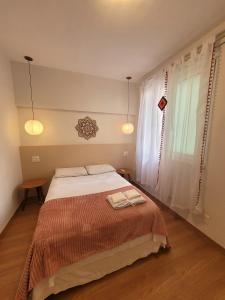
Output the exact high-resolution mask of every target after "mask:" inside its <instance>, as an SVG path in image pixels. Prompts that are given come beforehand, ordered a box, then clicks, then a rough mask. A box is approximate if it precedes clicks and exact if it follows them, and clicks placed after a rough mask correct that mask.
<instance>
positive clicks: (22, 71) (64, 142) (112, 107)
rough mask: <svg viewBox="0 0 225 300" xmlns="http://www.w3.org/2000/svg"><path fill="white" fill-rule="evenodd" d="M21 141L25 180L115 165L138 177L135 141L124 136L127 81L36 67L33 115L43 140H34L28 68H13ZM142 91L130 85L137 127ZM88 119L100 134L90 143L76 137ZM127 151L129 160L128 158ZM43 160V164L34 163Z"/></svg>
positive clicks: (131, 117)
mask: <svg viewBox="0 0 225 300" xmlns="http://www.w3.org/2000/svg"><path fill="white" fill-rule="evenodd" d="M12 70H13V78H14V87H15V96H16V104H17V107H18V115H19V129H20V137H21V145H22V146H21V149H20V150H21V160H22V170H23V177H24V179H29V178H35V177H42V176H43V177H47V178H50V177H51V176H52V175H53V171H54V169H55V168H57V167H63V166H67V167H69V166H76V165H78V166H80V165H85V164H95V163H111V164H112V165H114V166H115V167H116V168H118V167H129V168H131V169H132V170H133V172H135V170H134V169H135V164H134V161H135V160H134V157H135V154H134V153H135V149H134V148H135V138H136V132H134V133H133V134H132V135H128V136H127V135H124V134H123V133H122V131H121V127H122V124H123V123H124V122H126V113H127V82H126V81H118V80H112V79H105V78H100V77H96V76H89V75H85V74H79V73H73V72H68V71H62V70H57V69H51V68H45V67H40V66H35V65H32V69H31V71H32V78H33V94H34V99H35V107H36V109H35V116H36V118H37V119H39V120H40V121H41V122H42V123H43V125H44V132H43V134H42V135H40V136H30V135H28V134H27V133H26V132H25V131H24V123H25V121H26V120H28V119H30V118H31V116H32V115H31V109H30V108H29V107H28V106H30V102H29V101H30V100H29V86H28V76H27V71H28V69H27V65H26V64H24V63H17V62H13V63H12ZM138 95H139V88H138V86H137V85H136V84H133V83H131V102H130V112H131V115H130V121H132V122H133V123H134V124H135V121H136V113H137V111H138V106H139V104H138V103H139V97H138ZM86 116H89V117H91V118H93V119H95V120H96V121H97V125H98V127H99V130H98V132H97V135H96V137H95V138H91V139H89V140H88V141H87V140H85V139H84V138H81V137H79V136H78V133H77V131H76V130H75V125H76V124H77V121H78V119H79V118H84V117H86ZM124 152H125V155H124ZM32 156H39V157H40V162H32Z"/></svg>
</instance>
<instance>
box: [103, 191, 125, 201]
mask: <svg viewBox="0 0 225 300" xmlns="http://www.w3.org/2000/svg"><path fill="white" fill-rule="evenodd" d="M107 198H108V199H110V200H111V201H112V202H113V203H115V204H116V203H119V202H121V201H124V200H127V198H126V196H125V195H124V194H123V193H121V192H119V193H115V194H112V195H109V196H108V197H107Z"/></svg>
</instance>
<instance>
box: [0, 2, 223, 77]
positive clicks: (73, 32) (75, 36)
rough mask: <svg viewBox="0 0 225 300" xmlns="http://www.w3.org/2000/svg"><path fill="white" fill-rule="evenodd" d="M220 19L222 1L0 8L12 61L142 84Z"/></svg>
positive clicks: (1, 34)
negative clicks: (25, 60) (32, 61)
mask: <svg viewBox="0 0 225 300" xmlns="http://www.w3.org/2000/svg"><path fill="white" fill-rule="evenodd" d="M224 18H225V0H0V43H1V46H2V47H3V48H5V50H6V51H7V53H8V55H9V57H10V59H11V60H17V61H23V56H24V55H30V56H32V57H33V58H34V59H35V63H36V64H38V65H43V66H49V67H54V68H59V69H64V70H71V71H74V72H82V73H87V74H92V75H99V76H103V77H109V78H116V79H124V78H125V77H126V76H127V75H132V76H133V77H134V79H135V80H138V79H140V78H141V77H142V76H143V75H144V74H145V73H146V72H149V71H150V70H151V69H153V68H154V67H155V66H157V65H158V64H159V63H161V62H162V61H163V60H165V59H167V58H168V57H169V56H171V55H172V54H174V53H175V52H177V51H178V50H180V49H182V48H183V47H184V46H185V45H187V44H188V43H190V42H191V41H192V40H194V39H196V38H197V37H199V36H200V35H201V34H203V33H205V32H207V31H208V30H209V29H211V28H212V27H213V26H214V25H217V24H218V23H219V22H220V21H222V20H223V19H224Z"/></svg>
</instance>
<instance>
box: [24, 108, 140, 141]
mask: <svg viewBox="0 0 225 300" xmlns="http://www.w3.org/2000/svg"><path fill="white" fill-rule="evenodd" d="M18 113H19V126H20V137H21V144H22V145H23V146H29V145H30V146H31V145H32V146H34V145H71V144H116V143H119V144H121V143H125V144H126V143H132V142H135V133H134V134H132V135H124V134H123V133H122V131H121V126H122V124H123V122H125V121H126V116H124V115H118V114H105V113H89V112H83V113H81V112H72V111H58V110H46V109H38V110H36V117H37V118H38V119H39V120H40V121H41V122H42V123H43V124H44V127H45V129H44V132H43V134H41V135H40V136H30V135H28V134H27V133H26V132H25V131H24V123H25V122H26V120H28V119H29V118H30V115H31V111H30V109H28V108H19V109H18ZM86 116H89V117H91V118H93V119H94V120H96V121H97V125H98V127H99V130H98V131H97V135H96V137H95V138H91V139H89V140H85V139H84V138H81V137H79V136H78V133H77V130H76V129H75V125H76V124H77V122H78V119H79V118H84V117H86ZM130 120H132V122H133V123H135V117H134V116H131V117H130Z"/></svg>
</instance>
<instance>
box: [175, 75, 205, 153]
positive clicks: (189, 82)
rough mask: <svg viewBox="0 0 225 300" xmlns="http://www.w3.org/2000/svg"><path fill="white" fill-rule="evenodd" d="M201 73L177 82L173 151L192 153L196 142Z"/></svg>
mask: <svg viewBox="0 0 225 300" xmlns="http://www.w3.org/2000/svg"><path fill="white" fill-rule="evenodd" d="M199 86H200V75H194V76H192V77H190V78H188V79H185V80H183V81H181V82H179V83H178V84H177V90H176V106H175V115H174V128H173V129H174V140H173V151H174V152H177V153H183V154H189V155H192V154H193V153H194V150H195V144H196V126H197V119H196V117H197V108H198V102H199Z"/></svg>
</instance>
